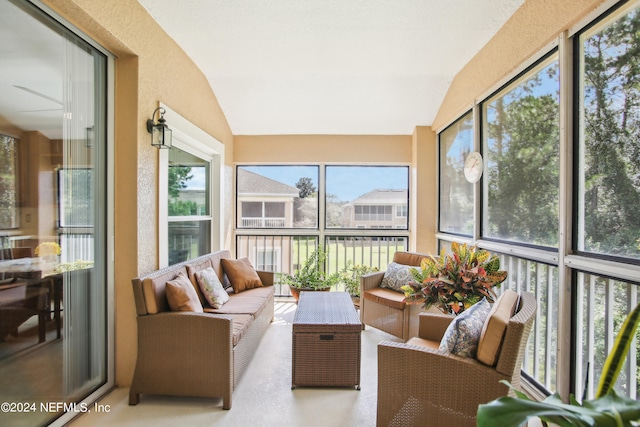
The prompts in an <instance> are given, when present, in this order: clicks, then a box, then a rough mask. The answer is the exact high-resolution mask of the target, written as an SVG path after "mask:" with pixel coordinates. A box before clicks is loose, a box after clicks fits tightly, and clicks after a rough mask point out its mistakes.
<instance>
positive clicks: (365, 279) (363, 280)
mask: <svg viewBox="0 0 640 427" xmlns="http://www.w3.org/2000/svg"><path fill="white" fill-rule="evenodd" d="M383 277H384V271H377V272H375V273H369V274H363V275H362V276H360V295H361V296H362V295H363V294H364V291H368V290H369V289H373V288H377V287H379V286H380V284H381V283H382V278H383Z"/></svg>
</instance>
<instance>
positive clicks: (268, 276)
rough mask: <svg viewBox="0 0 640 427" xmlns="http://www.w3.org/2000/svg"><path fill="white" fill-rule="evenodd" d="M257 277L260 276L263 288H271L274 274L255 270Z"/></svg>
mask: <svg viewBox="0 0 640 427" xmlns="http://www.w3.org/2000/svg"><path fill="white" fill-rule="evenodd" d="M257 273H258V276H260V281H261V282H262V284H263V285H264V286H273V282H274V278H275V273H274V272H273V271H260V270H257Z"/></svg>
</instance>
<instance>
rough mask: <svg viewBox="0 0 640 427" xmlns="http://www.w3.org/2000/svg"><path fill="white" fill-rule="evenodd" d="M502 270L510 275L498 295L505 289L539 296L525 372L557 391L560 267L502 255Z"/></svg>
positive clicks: (527, 351)
mask: <svg viewBox="0 0 640 427" xmlns="http://www.w3.org/2000/svg"><path fill="white" fill-rule="evenodd" d="M500 268H501V269H502V270H506V271H507V272H508V276H507V280H505V282H503V283H502V285H501V286H500V290H499V291H498V293H502V292H504V290H505V289H511V290H513V291H515V292H518V293H519V292H522V291H528V292H531V293H532V294H534V295H535V297H536V303H537V306H538V309H537V314H536V319H535V322H534V325H533V329H532V331H531V336H530V337H529V342H528V343H527V347H526V350H525V356H524V361H523V364H522V369H523V371H524V372H526V373H527V374H528V375H529V376H530V377H531V378H533V379H534V380H536V381H537V382H539V383H540V384H541V385H542V386H544V387H545V388H546V389H547V390H555V389H556V366H557V363H556V353H557V346H558V337H557V329H558V290H559V286H558V267H556V266H553V265H548V264H544V263H541V262H536V261H531V260H527V259H524V258H518V257H515V256H510V255H500Z"/></svg>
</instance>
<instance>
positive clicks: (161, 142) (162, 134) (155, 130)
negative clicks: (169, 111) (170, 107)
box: [147, 107, 171, 148]
mask: <svg viewBox="0 0 640 427" xmlns="http://www.w3.org/2000/svg"><path fill="white" fill-rule="evenodd" d="M157 112H160V117H158V121H157V122H154V121H153V119H154V117H155V116H156V113H157ZM164 113H166V111H165V109H164V108H162V107H158V108H156V109H155V111H154V112H153V114H152V115H151V119H149V120H147V131H148V132H149V133H150V134H151V145H153V146H154V147H157V148H171V129H169V126H167V125H166V124H165V122H166V120H165V119H164Z"/></svg>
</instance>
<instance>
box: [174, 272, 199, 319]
mask: <svg viewBox="0 0 640 427" xmlns="http://www.w3.org/2000/svg"><path fill="white" fill-rule="evenodd" d="M166 293H167V301H168V302H169V307H170V308H171V311H194V312H196V313H202V304H201V303H200V300H199V299H198V295H197V294H196V290H195V288H194V287H193V284H192V283H191V281H190V280H189V278H188V277H187V275H186V274H184V273H180V274H178V276H177V277H176V278H175V279H173V280H169V281H168V282H167V285H166Z"/></svg>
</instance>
